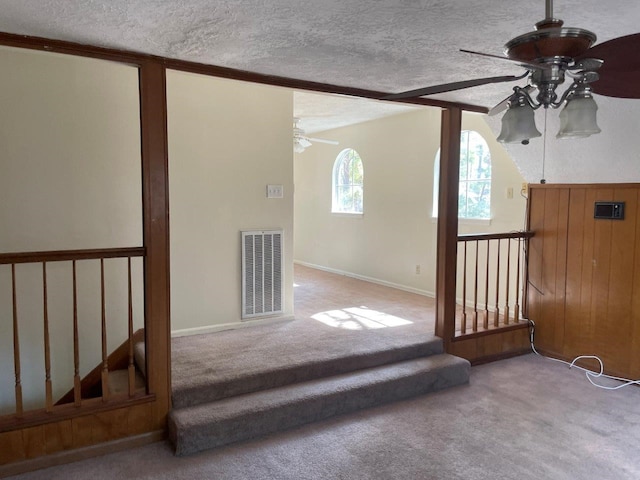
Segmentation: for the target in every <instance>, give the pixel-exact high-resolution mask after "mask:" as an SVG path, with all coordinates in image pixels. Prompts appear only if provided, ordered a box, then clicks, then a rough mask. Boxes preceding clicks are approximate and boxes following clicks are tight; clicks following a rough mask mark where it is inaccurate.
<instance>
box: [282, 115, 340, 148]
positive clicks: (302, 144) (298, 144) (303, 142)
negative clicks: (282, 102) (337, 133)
mask: <svg viewBox="0 0 640 480" xmlns="http://www.w3.org/2000/svg"><path fill="white" fill-rule="evenodd" d="M299 124H300V119H299V118H298V117H293V151H294V152H295V153H302V152H304V151H305V149H307V148H308V147H310V146H311V145H313V144H314V143H327V144H329V145H338V142H336V141H335V140H326V139H323V138H313V137H308V136H306V135H305V131H304V130H303V129H302V128H300V125H299Z"/></svg>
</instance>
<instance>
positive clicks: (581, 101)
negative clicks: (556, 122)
mask: <svg viewBox="0 0 640 480" xmlns="http://www.w3.org/2000/svg"><path fill="white" fill-rule="evenodd" d="M597 111H598V105H597V104H596V101H595V100H594V99H593V97H592V96H591V95H590V94H587V95H580V96H575V97H572V98H570V99H569V100H567V104H566V105H565V107H564V108H563V109H562V111H561V112H560V130H559V131H558V134H557V135H556V138H585V137H588V136H590V135H594V134H596V133H600V132H601V130H600V127H598V124H597V122H596V112H597Z"/></svg>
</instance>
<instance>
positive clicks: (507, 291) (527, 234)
mask: <svg viewBox="0 0 640 480" xmlns="http://www.w3.org/2000/svg"><path fill="white" fill-rule="evenodd" d="M533 236H534V232H532V231H518V232H508V233H481V234H468V235H458V236H457V238H458V243H459V251H461V252H462V258H461V260H462V272H461V274H460V276H461V280H462V298H461V300H460V307H461V308H459V322H460V323H459V328H458V327H456V330H455V333H454V337H456V338H458V337H461V336H467V335H470V334H475V333H478V332H488V331H498V330H500V329H504V328H507V327H510V326H511V325H512V324H519V323H520V321H521V318H520V295H521V292H520V276H521V274H522V271H521V268H520V267H521V265H520V264H521V256H522V255H525V257H526V245H527V242H528V240H529V239H530V238H531V237H533ZM485 245H486V250H485V252H486V258H485V259H484V260H483V261H484V262H485V266H484V267H482V268H480V256H479V253H480V250H481V249H483V250H484V249H485ZM513 245H516V248H515V249H514V247H513ZM523 246H524V247H525V248H524V249H523ZM468 248H472V249H475V251H474V250H472V252H471V253H469V252H468ZM503 255H504V257H503ZM514 255H515V257H513V256H514ZM469 257H471V261H472V262H473V261H474V259H475V264H474V265H471V266H470V267H471V268H469V266H468V263H467V262H468V260H469ZM523 261H525V262H526V259H524V260H523ZM467 270H470V272H472V273H471V275H468V274H467ZM490 270H491V271H492V272H493V273H492V274H491V275H490V273H489V272H490ZM512 270H513V271H512ZM459 273H460V272H459ZM481 277H484V282H481ZM512 281H514V283H515V285H511V282H512ZM471 282H473V288H469V287H471V285H470V284H471ZM467 283H469V285H467ZM480 283H483V284H484V285H482V286H481V285H480ZM481 287H483V288H484V291H481ZM470 290H471V291H470ZM490 294H491V301H492V302H493V300H494V299H495V304H492V306H491V307H490V306H489V301H490V298H489V297H490ZM467 295H471V296H470V297H469V298H468V297H467ZM480 297H484V305H483V304H482V300H480ZM490 310H491V312H492V317H493V321H491V322H490V321H489V312H490ZM468 313H471V314H472V322H471V325H469V322H468V321H467V315H468ZM480 313H482V323H481V324H480V322H479V316H480ZM469 326H470V327H471V328H470V330H471V331H470V332H469V331H468V330H469Z"/></svg>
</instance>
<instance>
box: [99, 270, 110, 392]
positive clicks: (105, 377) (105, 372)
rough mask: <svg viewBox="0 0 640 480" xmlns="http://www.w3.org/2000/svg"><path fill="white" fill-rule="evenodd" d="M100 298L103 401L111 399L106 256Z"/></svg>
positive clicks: (101, 272)
mask: <svg viewBox="0 0 640 480" xmlns="http://www.w3.org/2000/svg"><path fill="white" fill-rule="evenodd" d="M100 300H101V307H102V308H101V309H102V401H103V402H106V401H107V400H109V360H108V354H107V313H106V307H105V303H106V300H105V292H104V258H101V259H100Z"/></svg>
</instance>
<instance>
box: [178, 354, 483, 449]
mask: <svg viewBox="0 0 640 480" xmlns="http://www.w3.org/2000/svg"><path fill="white" fill-rule="evenodd" d="M469 370H470V365H469V362H468V361H467V360H464V359H461V358H458V357H454V356H452V355H448V354H439V355H432V356H429V357H423V358H417V359H412V360H407V361H404V362H400V363H395V364H391V365H383V366H378V367H373V368H369V369H366V370H360V371H356V372H351V373H346V374H341V375H337V376H333V377H329V378H323V379H317V380H311V381H307V382H304V383H298V384H292V385H288V386H284V387H280V388H275V389H272V390H265V391H261V392H254V393H250V394H246V395H242V396H239V397H235V398H227V399H224V400H219V401H216V402H211V403H206V404H201V405H197V406H193V407H188V408H181V409H174V410H172V411H171V413H170V414H169V438H170V439H171V441H172V442H173V444H174V446H175V449H176V454H177V455H187V454H191V453H195V452H198V451H201V450H205V449H208V448H213V447H217V446H220V445H225V444H228V443H232V442H237V441H241V440H247V439H250V438H254V437H257V436H261V435H265V434H268V433H273V432H277V431H281V430H285V429H288V428H291V427H295V426H298V425H303V424H305V423H310V422H314V421H317V420H322V419H325V418H329V417H332V416H334V415H339V414H342V413H348V412H353V411H356V410H359V409H362V408H367V407H372V406H375V405H382V404H385V403H389V402H392V401H396V400H401V399H405V398H410V397H413V396H416V395H421V394H425V393H429V392H434V391H437V390H441V389H444V388H447V387H452V386H455V385H460V384H463V383H467V382H468V381H469Z"/></svg>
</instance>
